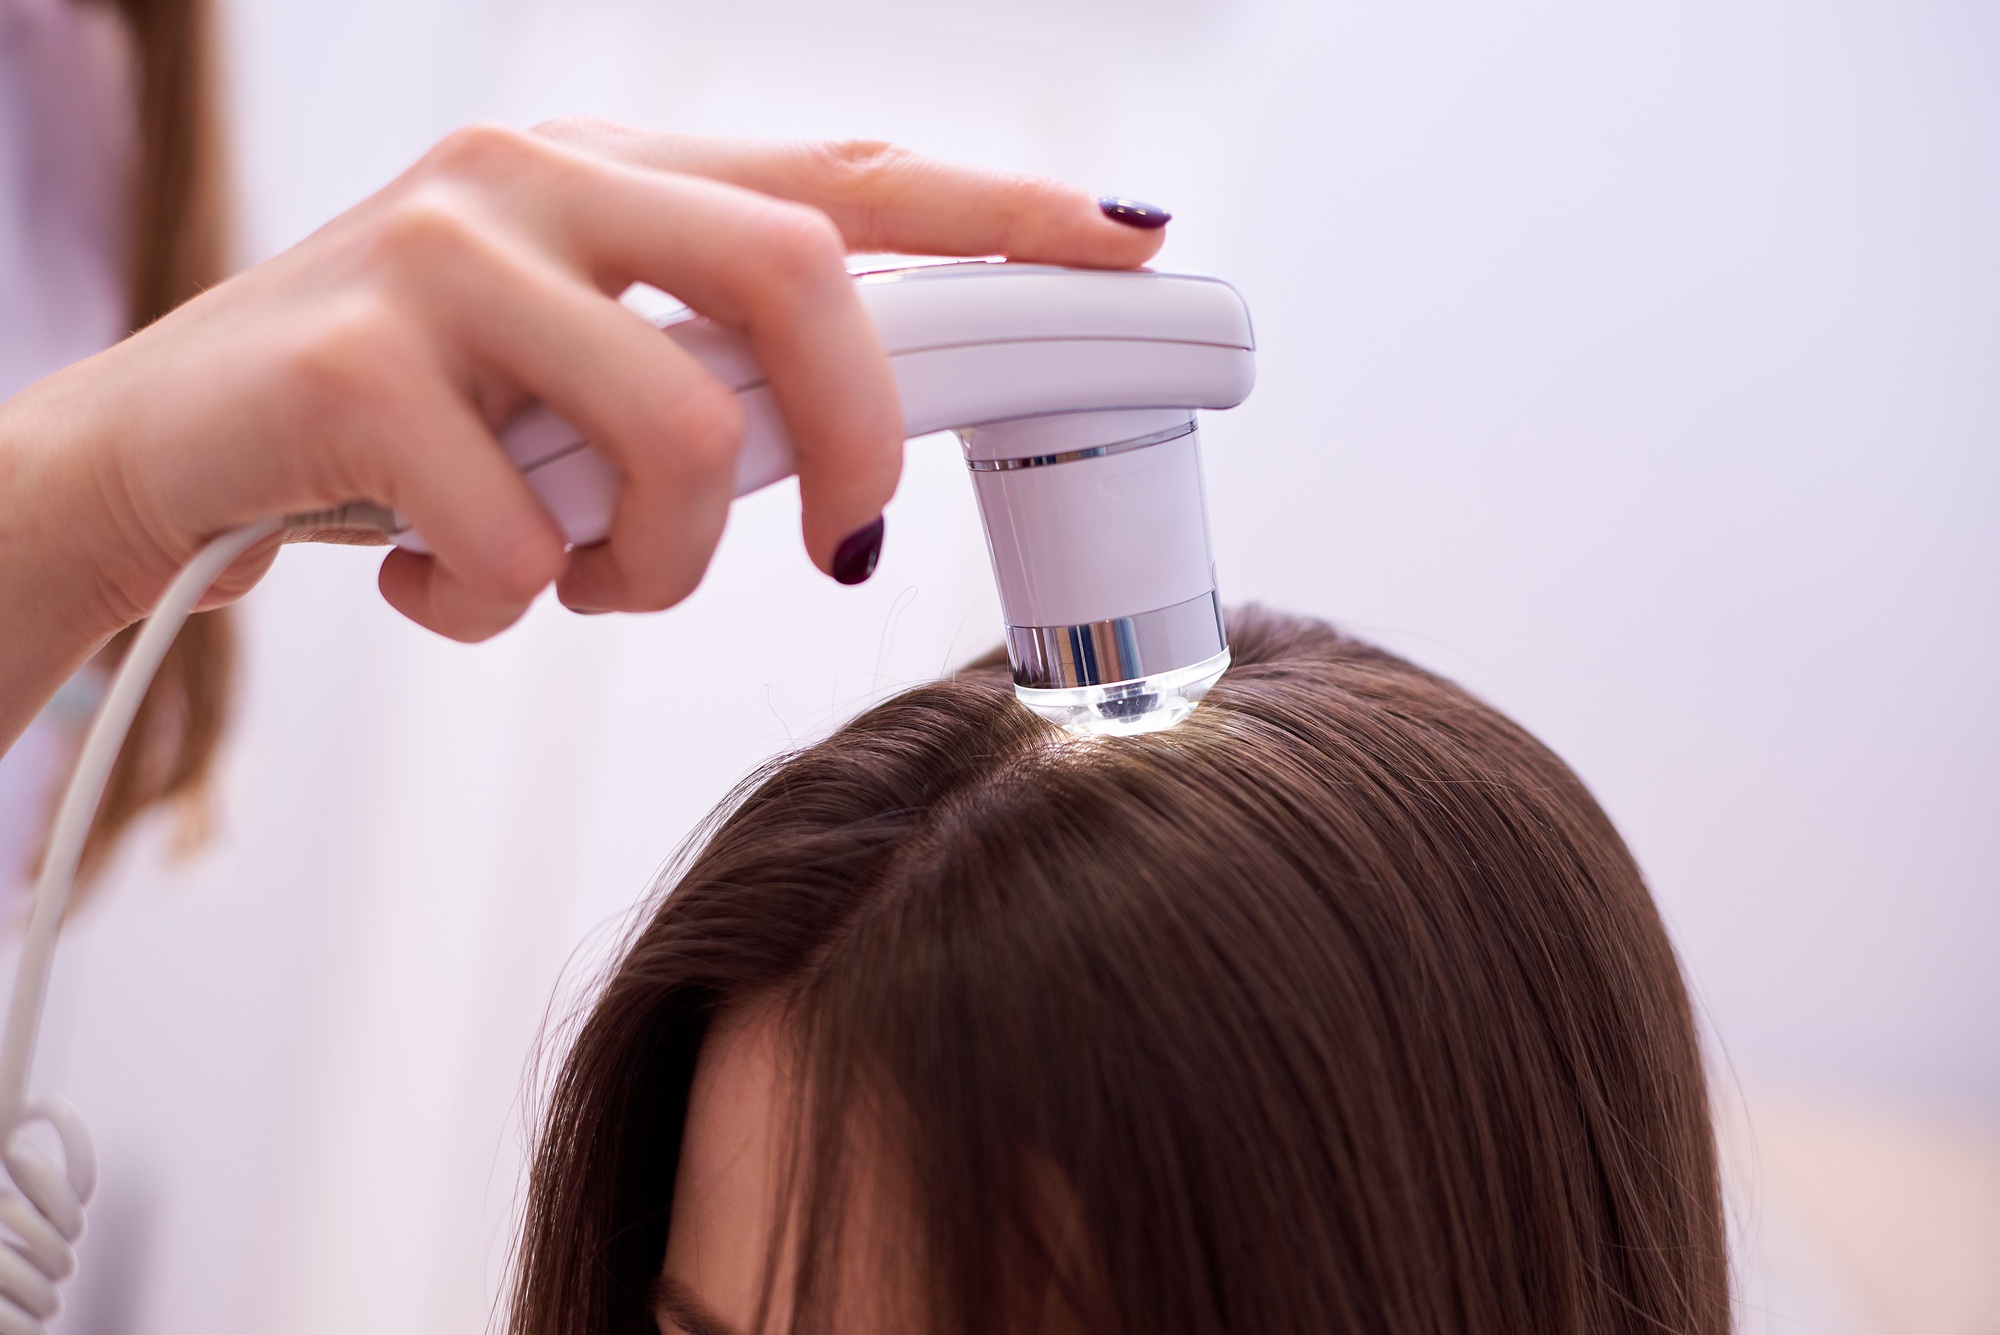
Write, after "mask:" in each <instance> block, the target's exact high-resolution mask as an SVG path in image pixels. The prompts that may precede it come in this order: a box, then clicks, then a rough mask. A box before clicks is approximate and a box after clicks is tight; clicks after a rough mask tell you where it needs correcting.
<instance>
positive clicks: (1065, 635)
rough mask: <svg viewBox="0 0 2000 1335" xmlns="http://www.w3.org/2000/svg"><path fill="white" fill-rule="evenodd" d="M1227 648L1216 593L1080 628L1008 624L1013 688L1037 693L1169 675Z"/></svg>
mask: <svg viewBox="0 0 2000 1335" xmlns="http://www.w3.org/2000/svg"><path fill="white" fill-rule="evenodd" d="M1228 647H1229V643H1228V640H1227V639H1226V638H1225V637H1224V635H1223V630H1222V600H1221V599H1220V598H1218V597H1217V596H1216V594H1215V592H1214V591H1213V590H1211V591H1209V592H1208V593H1204V594H1202V595H1201V596H1200V597H1198V598H1190V599H1188V600H1187V601H1186V602H1184V603H1175V604H1174V605H1173V606H1171V607H1162V608H1158V609H1156V610H1154V611H1151V612H1141V613H1139V614H1138V615H1137V616H1129V617H1119V618H1117V619H1116V620H1114V621H1093V622H1090V623H1089V624H1087V625H1082V626H1009V627H1007V659H1008V661H1009V662H1011V663H1012V664H1013V665H1014V684H1015V685H1016V686H1026V687H1029V688H1031V689H1033V690H1058V689H1066V688H1068V687H1072V686H1103V685H1107V684H1109V683H1111V682H1119V681H1132V680H1134V679H1135V678H1138V677H1148V676H1152V675H1153V674H1155V673H1158V672H1168V671H1171V670H1173V669H1174V668H1183V667H1187V666H1188V665H1189V664H1192V663H1199V662H1202V661H1204V660H1205V659H1209V658H1213V657H1214V656H1215V655H1216V654H1219V653H1221V652H1222V651H1223V650H1224V649H1226V648H1228Z"/></svg>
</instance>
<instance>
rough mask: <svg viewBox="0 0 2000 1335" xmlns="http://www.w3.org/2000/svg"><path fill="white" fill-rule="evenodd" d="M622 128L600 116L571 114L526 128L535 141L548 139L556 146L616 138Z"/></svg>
mask: <svg viewBox="0 0 2000 1335" xmlns="http://www.w3.org/2000/svg"><path fill="white" fill-rule="evenodd" d="M623 128H624V127H622V126H620V125H619V124H618V123H617V122H616V121H610V120H606V119H605V118H604V117H602V116H584V115H576V114H572V115H568V116H551V117H550V118H549V119H548V120H545V121H539V122H537V123H536V124H534V125H531V126H529V127H528V133H529V134H530V135H532V136H533V137H535V138H537V139H549V140H553V141H555V142H556V143H558V144H577V143H586V144H587V143H590V142H592V141H594V140H599V139H605V138H610V137H613V136H616V135H617V134H618V133H619V132H620V131H622V130H623Z"/></svg>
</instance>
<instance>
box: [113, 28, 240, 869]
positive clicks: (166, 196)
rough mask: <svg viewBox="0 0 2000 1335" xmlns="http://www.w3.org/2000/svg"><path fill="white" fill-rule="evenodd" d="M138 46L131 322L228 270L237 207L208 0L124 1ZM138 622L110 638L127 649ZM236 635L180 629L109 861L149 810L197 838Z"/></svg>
mask: <svg viewBox="0 0 2000 1335" xmlns="http://www.w3.org/2000/svg"><path fill="white" fill-rule="evenodd" d="M117 9H118V12H119V13H120V14H121V15H123V17H124V19H125V21H126V23H127V24H128V25H129V26H130V28H131V30H132V35H133V39H134V42H133V45H134V49H135V52H136V54H137V56H138V60H137V66H138V68H137V74H138V90H137V92H138V105H137V107H136V108H135V110H136V112H137V115H138V126H139V152H138V158H137V161H136V162H135V163H134V164H133V171H132V176H131V180H130V185H129V200H130V205H129V209H128V215H127V216H128V217H129V219H130V222H129V227H130V231H129V233H128V238H129V240H128V245H127V251H126V311H127V315H128V318H129V321H130V324H131V327H132V328H133V329H138V328H141V327H143V326H145V325H148V324H151V323H152V322H153V321H154V320H157V319H159V318H160V317H161V316H162V315H165V314H166V313H167V312H168V311H170V310H172V309H173V308H174V307H176V306H178V305H180V304H181V303H182V302H183V301H186V300H187V299H188V298H189V297H192V296H194V295H195V294H196V293H198V292H200V291H202V289H204V288H207V287H210V286H213V285H214V284H216V283H218V282H220V281H222V279H223V278H224V276H226V274H227V273H228V265H229V255H228V218H227V205H226V197H227V196H226V189H225V185H226V171H225V165H224V164H225V155H224V152H223V138H222V121H221V115H220V108H219V105H218V91H219V90H218V82H219V81H218V79H217V75H216V67H215V66H216V62H215V33H214V16H213V11H212V8H211V6H210V3H209V0H117ZM137 633H138V628H137V627H136V626H133V627H128V628H127V629H126V630H124V631H122V632H120V633H119V634H118V635H117V636H116V637H114V638H113V640H112V641H111V643H110V645H109V646H108V647H107V649H106V653H105V661H106V662H109V663H116V662H118V661H119V660H120V659H122V658H123V657H124V655H125V651H126V650H127V649H128V648H129V647H130V645H131V642H132V639H133V637H134V636H136V635H137ZM235 660H236V636H235V633H234V625H233V623H232V620H231V616H230V613H229V611H228V610H227V609H222V610H219V611H213V612H199V613H196V614H195V615H194V616H192V617H190V618H188V622H187V625H185V626H184V627H182V628H181V633H180V635H179V636H178V637H176V638H175V640H174V643H173V646H172V648H170V649H169V650H168V651H167V657H166V659H165V661H163V662H162V663H161V664H160V670H159V673H158V675H156V676H155V677H154V678H153V685H152V688H151V689H150V690H148V691H147V693H146V699H145V702H144V704H142V705H141V706H140V709H139V715H138V718H137V719H136V720H135V721H134V722H133V724H132V733H131V736H130V737H128V738H127V739H126V742H125V746H124V749H123V750H122V751H120V752H119V754H118V763H117V765H116V766H115V767H114V768H113V769H112V771H111V779H110V782H109V783H108V784H107V785H106V787H105V790H104V801H103V803H102V805H100V806H99V808H98V811H97V820H96V823H95V824H94V825H92V826H91V830H90V838H89V840H88V841H87V842H86V843H85V845H84V851H83V871H84V874H85V875H86V876H87V875H89V874H90V872H92V871H93V870H95V869H97V868H98V867H100V866H101V865H102V863H103V861H104V859H105V858H106V857H107V856H108V855H109V854H110V851H111V849H112V848H113V847H114V846H115V845H116V843H117V841H118V837H119V835H121V834H123V833H124V831H125V829H126V828H127V827H128V826H130V825H131V823H132V822H133V821H134V820H135V819H137V818H138V816H139V815H140V814H142V813H143V812H145V811H146V810H147V809H149V808H151V807H153V806H155V805H157V804H160V803H164V802H172V801H178V802H180V803H182V804H183V805H184V807H185V809H186V811H187V813H188V815H189V817H190V819H189V822H188V825H187V828H186V831H185V833H187V834H188V835H190V836H194V837H198V836H199V835H200V833H201V831H202V826H203V821H202V817H203V816H204V815H205V813H204V812H203V810H202V808H201V805H200V799H201V797H202V795H203V791H204V784H205V782H206V780H207V777H208V773H209V769H210V767H211V766H212V764H213V762H214V759H215V751H216V746H217V744H218V743H219V742H220V740H221V737H222V728H223V724H224V722H225V721H226V719H227V716H228V707H229V697H230V690H231V685H232V682H233V678H234V669H235Z"/></svg>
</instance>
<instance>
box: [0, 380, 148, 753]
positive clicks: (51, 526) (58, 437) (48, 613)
mask: <svg viewBox="0 0 2000 1335" xmlns="http://www.w3.org/2000/svg"><path fill="white" fill-rule="evenodd" d="M43 388H44V386H40V385H38V386H35V387H33V388H31V389H29V390H27V391H25V392H24V393H22V394H21V395H18V396H17V397H16V398H14V399H12V400H9V401H7V402H5V403H0V749H4V747H5V746H6V745H8V744H9V743H11V742H12V741H13V739H14V738H15V737H16V736H18V735H19V733H20V731H21V730H22V729H23V728H25V727H26V726H27V725H28V723H29V722H31V721H32V720H33V718H34V716H35V714H36V712H37V711H39V710H40V709H41V707H42V706H43V705H44V704H45V703H46V702H47V701H48V699H49V697H50V696H52V695H53V694H54V693H55V691H56V690H57V688H58V687H60V686H61V685H62V683H63V682H64V681H66V680H67V679H68V678H69V677H70V676H71V675H73V674H74V673H75V672H76V671H77V669H78V668H80V667H82V666H83V664H84V663H86V662H88V661H89V659H90V657H91V655H92V654H94V653H96V652H97V650H98V649H99V648H100V647H102V645H103V644H104V642H105V641H106V640H107V639H109V638H110V637H111V636H112V635H113V634H115V633H117V632H118V631H119V630H120V629H122V628H123V627H125V626H126V625H129V624H130V623H131V622H133V621H135V620H137V619H138V618H139V617H140V616H142V615H143V614H144V609H143V608H138V607H135V605H134V603H133V601H132V600H131V599H130V598H128V597H126V596H124V595H123V594H122V593H121V584H120V582H119V581H117V580H116V579H114V578H111V577H110V576H109V574H108V564H109V558H112V557H114V556H115V548H116V547H117V546H118V545H119V543H118V537H117V533H116V527H115V525H114V524H113V523H112V521H111V519H110V516H109V515H108V514H105V513H102V511H103V510H104V508H105V507H104V506H103V505H102V496H103V489H102V488H101V487H100V486H97V485H95V484H94V483H93V481H92V479H91V470H90V469H89V468H88V467H87V463H88V455H89V451H88V450H87V449H86V448H83V447H84V444H85V442H84V441H83V440H81V439H80V438H79V436H80V431H79V429H80V428H84V423H83V422H81V421H80V420H79V419H78V416H77V415H76V414H74V413H70V412H63V411H60V410H59V408H60V405H59V404H55V403H51V402H49V398H50V396H48V395H46V394H44V393H43V392H42V391H43ZM86 429H87V428H86Z"/></svg>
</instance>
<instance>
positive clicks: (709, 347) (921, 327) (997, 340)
mask: <svg viewBox="0 0 2000 1335" xmlns="http://www.w3.org/2000/svg"><path fill="white" fill-rule="evenodd" d="M854 282H855V290H856V292H857V293H858V294H859V295H860V297H861V300H862V304H863V305H864V306H865V307H866V308H867V310H868V314H869V316H870V318H871V319H872V320H873V321H874V323H875V327H876V330H877V331H878V333H879V334H880V336H881V339H882V346H883V348H884V350H885V351H886V352H887V353H888V355H889V365H890V368H891V370H892V372H893V374H894V375H895V378H896V388H897V391H898V393H899V394H900V395H901V398H902V402H903V422H904V427H905V430H906V431H907V432H908V434H909V435H910V436H912V437H915V436H923V435H929V434H930V433H932V432H935V431H944V430H948V429H951V428H954V427H969V426H979V425H983V424H986V423H990V422H999V421H1007V420H1010V419H1013V418H1019V417H1035V416H1042V415H1045V414H1050V413H1071V412H1089V411H1097V410H1103V409H1115V408H1190V409H1193V408H1233V407H1235V406H1236V405H1237V404H1238V403H1241V402H1242V401H1243V399H1244V398H1245V397H1246V396H1248V394H1249V393H1250V389H1251V386H1252V385H1253V384H1254V383H1255V378H1256V365H1255V357H1254V349H1255V346H1256V344H1255V339H1254V337H1253V335H1252V332H1251V328H1250V314H1249V311H1248V309H1247V308H1246V307H1245V306H1244V304H1243V298H1242V297H1241V296H1239V295H1238V294H1237V292H1236V289H1235V288H1233V287H1231V286H1230V285H1229V284H1227V283H1225V282H1222V281H1221V280H1220V279H1215V278H1206V277H1200V276H1196V275H1190V274H1167V273H1152V272H1148V271H1144V270H1136V271H1114V270H1099V269H1061V268H1055V267H1052V266H1048V265H1029V264H1008V263H1001V262H991V261H973V262H970V263H962V264H932V265H922V266H917V267H914V268H905V269H895V270H888V271H883V272H878V273H868V274H861V275H858V276H857V277H856V278H855V280H854ZM655 323H656V324H658V325H659V326H660V328H661V330H662V332H664V333H665V334H666V335H667V337H669V338H671V339H673V340H674V341H675V342H676V343H678V344H680V345H681V347H683V348H685V349H686V350H687V351H688V352H689V353H690V354H692V355H693V356H694V357H695V359H696V360H698V361H699V362H701V363H702V365H703V366H705V367H707V368H708V369H709V371H711V372H712V373H714V375H715V376H716V377H717V378H718V379H720V380H721V381H722V382H723V383H724V384H726V385H728V386H729V387H730V388H732V389H734V390H735V391H736V393H737V394H738V396H739V397H740V398H741V400H742V403H743V409H744V417H745V420H746V432H745V436H744V441H743V451H742V454H741V455H740V456H739V460H738V464H737V470H736V494H737V495H739V496H742V495H746V494H748V493H750V492H753V491H756V490H759V489H760V488H763V487H767V486H769V485H770V484H771V483H773V482H776V481H778V480H779V479H780V478H783V477H787V476H789V475H790V474H791V473H792V471H793V467H794V465H793V458H794V455H793V449H792V441H791V436H790V434H789V433H788V432H787V431H786V429H785V423H784V419H783V418H782V417H781V416H780V415H779V413H778V409H777V403H776V401H775V399H774V398H773V396H772V394H771V391H770V386H769V383H768V381H767V379H766V377H765V374H764V369H763V367H762V366H760V365H759V364H758V362H757V359H756V357H755V355H754V354H753V353H752V352H751V349H750V345H749V342H748V340H747V339H745V338H744V337H743V336H742V335H741V334H739V333H737V332H736V331H735V330H733V329H730V328H728V327H727V326H724V325H719V324H716V323H715V322H713V321H711V320H707V319H704V318H702V317H700V316H697V315H695V314H693V313H692V312H690V311H688V310H686V308H684V307H681V308H676V309H675V310H673V311H672V312H669V313H666V314H663V315H661V316H660V317H659V318H657V319H656V320H655ZM501 444H502V445H503V446H504V447H505V448H506V450H507V453H508V456H509V457H510V458H512V459H513V460H514V462H515V463H516V464H517V465H518V466H519V467H520V468H521V471H522V472H523V473H525V474H526V475H527V476H528V478H529V480H530V481H531V482H532V483H533V484H534V487H535V490H536V492H537V493H538V494H539V495H540V496H541V498H542V501H543V503H544V504H546V505H547V506H548V507H549V512H550V513H551V514H553V515H554V516H555V518H556V521H557V522H558V523H559V524H561V526H562V529H563V532H564V533H566V534H567V535H568V536H569V540H570V541H571V542H573V543H577V544H579V545H581V544H585V543H592V542H601V541H603V539H604V538H605V537H606V536H607V534H608V532H609V527H610V520H611V509H612V503H613V501H614V500H615V499H616V496H617V491H618V473H617V470H616V469H614V468H613V467H612V466H611V465H610V464H609V463H608V462H606V461H605V460H604V458H603V457H602V456H600V455H599V454H597V453H596V452H595V451H594V450H592V449H590V448H589V446H588V444H587V443H586V442H585V441H584V440H583V439H582V437H581V435H580V434H579V433H578V432H577V431H576V429H575V428H573V427H571V426H570V425H569V424H568V423H566V422H564V421H563V420H562V419H561V418H558V417H556V416H555V415H554V414H553V413H551V412H549V411H548V410H547V409H545V408H541V407H539V406H537V407H534V408H530V409H529V410H527V411H526V412H524V413H523V414H522V415H521V416H520V417H518V418H516V419H515V421H514V422H513V424H512V425H510V426H509V427H508V428H507V430H506V431H505V432H503V433H502V434H501ZM395 540H396V541H397V542H398V543H399V544H400V545H402V546H405V547H409V548H412V549H413V550H417V551H423V550H425V548H424V545H423V540H422V538H421V537H419V536H418V535H417V534H416V533H415V532H414V531H413V530H411V529H409V528H407V527H404V526H402V525H401V524H400V522H399V524H398V528H397V532H396V533H395Z"/></svg>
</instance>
